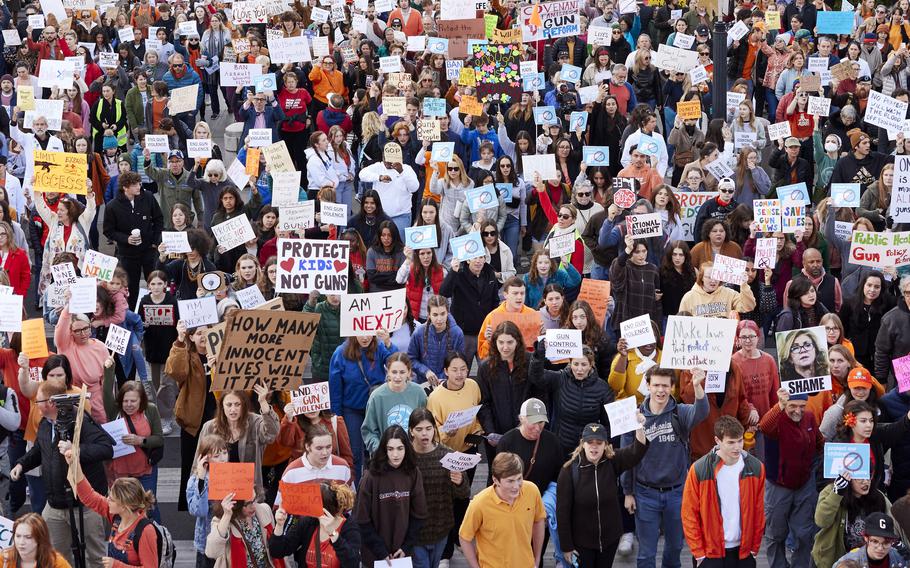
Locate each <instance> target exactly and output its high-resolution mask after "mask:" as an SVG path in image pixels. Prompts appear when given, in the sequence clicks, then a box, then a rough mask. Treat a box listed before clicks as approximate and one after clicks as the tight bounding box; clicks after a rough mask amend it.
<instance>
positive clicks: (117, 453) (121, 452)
mask: <svg viewBox="0 0 910 568" xmlns="http://www.w3.org/2000/svg"><path fill="white" fill-rule="evenodd" d="M101 427H102V428H104V431H105V432H107V433H108V435H110V437H111V438H113V440H114V459H117V458H119V457H122V456H128V455H130V454H135V453H136V446H132V445H130V444H125V443H123V437H124V436H127V435H129V434H132V432H130V430H129V428H127V426H126V420H125V419H123V418H116V419H114V420H111V421H110V422H106V423H104V424H101Z"/></svg>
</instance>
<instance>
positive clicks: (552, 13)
mask: <svg viewBox="0 0 910 568" xmlns="http://www.w3.org/2000/svg"><path fill="white" fill-rule="evenodd" d="M535 10H536V11H537V12H538V15H537V16H536V17H535V16H534V12H535ZM518 14H519V18H520V19H519V22H520V23H521V31H522V41H523V42H524V43H528V42H532V41H539V40H547V39H551V38H558V37H569V36H577V35H580V34H581V23H580V19H579V13H578V3H577V2H575V0H559V1H557V2H540V3H534V4H527V5H524V6H522V7H520V8H519V9H518ZM538 18H539V19H538ZM532 22H533V23H532ZM538 24H540V25H538Z"/></svg>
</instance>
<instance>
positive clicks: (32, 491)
mask: <svg viewBox="0 0 910 568" xmlns="http://www.w3.org/2000/svg"><path fill="white" fill-rule="evenodd" d="M25 482H26V483H28V496H29V499H30V500H31V503H32V512H33V513H38V514H39V515H40V514H41V513H43V512H44V506H45V505H47V490H46V489H45V487H44V479H42V478H41V477H40V476H38V475H26V476H25Z"/></svg>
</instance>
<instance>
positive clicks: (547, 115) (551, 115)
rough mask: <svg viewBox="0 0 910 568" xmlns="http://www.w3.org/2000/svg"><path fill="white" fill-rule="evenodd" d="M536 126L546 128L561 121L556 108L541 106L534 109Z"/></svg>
mask: <svg viewBox="0 0 910 568" xmlns="http://www.w3.org/2000/svg"><path fill="white" fill-rule="evenodd" d="M532 110H533V112H534V124H536V125H538V126H546V125H547V124H555V123H557V122H558V121H559V117H558V116H557V115H556V108H554V107H553V106H539V107H534V108H533V109H532Z"/></svg>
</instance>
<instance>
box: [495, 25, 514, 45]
mask: <svg viewBox="0 0 910 568" xmlns="http://www.w3.org/2000/svg"><path fill="white" fill-rule="evenodd" d="M490 43H497V44H506V43H521V28H513V29H511V30H500V29H495V30H493V33H492V35H491V37H490Z"/></svg>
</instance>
